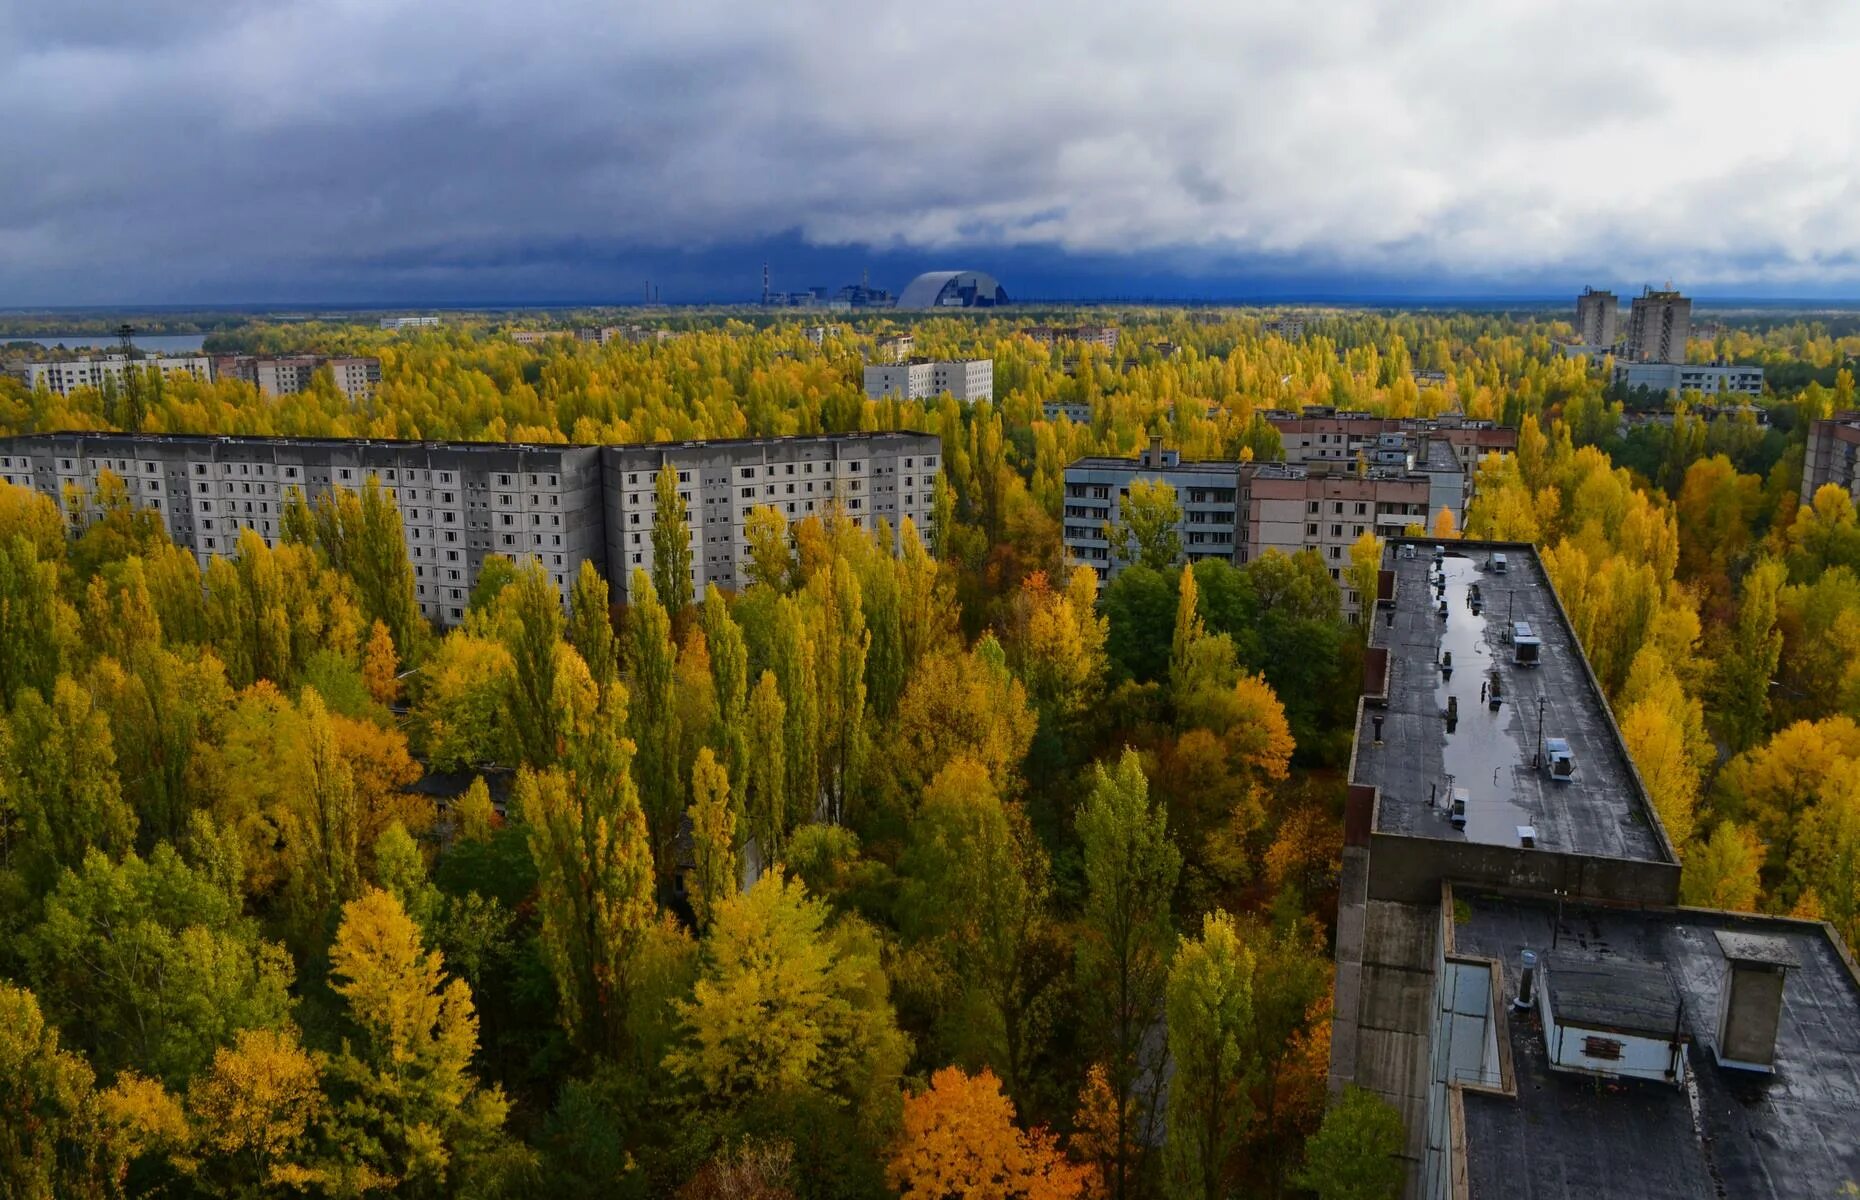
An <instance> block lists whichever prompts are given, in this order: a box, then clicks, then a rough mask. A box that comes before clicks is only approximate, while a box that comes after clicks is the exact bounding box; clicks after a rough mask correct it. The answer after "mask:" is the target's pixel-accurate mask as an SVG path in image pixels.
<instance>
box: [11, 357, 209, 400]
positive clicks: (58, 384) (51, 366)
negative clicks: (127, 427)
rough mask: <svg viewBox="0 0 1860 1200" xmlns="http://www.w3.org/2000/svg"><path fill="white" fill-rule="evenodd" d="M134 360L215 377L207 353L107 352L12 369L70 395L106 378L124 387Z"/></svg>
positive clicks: (168, 371)
mask: <svg viewBox="0 0 1860 1200" xmlns="http://www.w3.org/2000/svg"><path fill="white" fill-rule="evenodd" d="M132 363H133V364H134V365H135V366H136V367H137V368H138V369H140V370H142V371H160V372H161V373H162V375H163V376H164V377H166V378H170V379H172V378H174V377H176V376H181V375H186V376H191V377H192V378H194V379H199V380H202V381H205V380H209V379H211V378H213V360H212V359H210V358H208V357H207V356H206V355H204V354H190V355H176V356H173V357H150V358H136V359H131V358H129V357H127V356H125V355H122V354H104V355H98V356H96V357H93V358H73V359H69V360H67V361H64V362H25V363H18V364H15V365H14V366H13V367H11V368H9V369H10V370H11V372H12V374H13V375H14V376H15V377H16V378H18V379H19V381H20V382H21V383H23V384H25V385H26V386H27V387H28V388H30V389H32V390H33V391H39V390H41V389H42V390H44V391H48V392H52V393H54V394H56V395H59V396H69V395H70V394H71V393H72V392H75V391H77V390H78V389H79V388H101V387H103V385H104V383H105V381H108V382H109V383H111V384H112V385H114V386H115V387H118V388H120V387H122V386H123V379H124V377H125V376H126V375H127V374H128V372H129V369H130V365H131V364H132Z"/></svg>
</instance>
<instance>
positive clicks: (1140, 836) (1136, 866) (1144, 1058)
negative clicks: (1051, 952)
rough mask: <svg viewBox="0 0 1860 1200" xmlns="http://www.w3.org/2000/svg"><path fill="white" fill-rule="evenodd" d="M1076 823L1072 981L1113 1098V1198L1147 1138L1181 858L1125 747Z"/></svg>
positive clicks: (1129, 1178)
mask: <svg viewBox="0 0 1860 1200" xmlns="http://www.w3.org/2000/svg"><path fill="white" fill-rule="evenodd" d="M1076 826H1077V829H1078V834H1079V840H1080V842H1081V843H1082V850H1083V857H1084V868H1085V912H1084V929H1083V931H1082V934H1081V937H1080V940H1079V950H1078V957H1079V976H1080V986H1081V990H1082V993H1083V994H1084V995H1085V996H1086V997H1088V998H1089V999H1090V1003H1091V1005H1092V1007H1093V1009H1094V1010H1095V1011H1094V1020H1093V1026H1094V1029H1093V1032H1094V1034H1095V1041H1096V1042H1097V1045H1098V1047H1099V1050H1100V1053H1101V1054H1102V1057H1103V1060H1104V1065H1105V1073H1106V1076H1107V1078H1108V1081H1109V1083H1110V1087H1111V1091H1112V1095H1113V1097H1114V1102H1115V1105H1116V1121H1115V1130H1114V1139H1113V1145H1112V1147H1111V1154H1110V1162H1109V1163H1108V1164H1107V1166H1108V1171H1107V1177H1108V1180H1109V1184H1110V1189H1111V1195H1112V1197H1113V1200H1123V1198H1124V1197H1128V1196H1130V1195H1131V1194H1132V1193H1133V1191H1134V1190H1135V1189H1136V1188H1137V1186H1138V1179H1139V1177H1140V1175H1141V1173H1142V1167H1143V1164H1142V1157H1143V1153H1144V1150H1145V1148H1146V1147H1148V1146H1151V1145H1154V1144H1155V1140H1156V1139H1155V1119H1156V1104H1155V1099H1156V1092H1157V1089H1158V1088H1159V1086H1160V1085H1161V1082H1162V1075H1163V1072H1162V1063H1161V1062H1160V1061H1159V1057H1160V1056H1159V1054H1158V1049H1159V1047H1157V1045H1156V1043H1157V1039H1156V1037H1155V1034H1154V1027H1155V1024H1156V1021H1157V1019H1158V1018H1159V1017H1160V1016H1161V1015H1162V998H1163V987H1164V982H1165V977H1166V972H1167V970H1168V965H1169V954H1170V951H1171V950H1172V949H1173V940H1174V923H1173V921H1172V920H1171V918H1170V899H1171V896H1172V895H1173V893H1174V891H1175V882H1176V876H1177V874H1178V872H1179V871H1180V870H1181V865H1182V856H1181V855H1180V854H1179V853H1178V852H1177V851H1176V848H1175V846H1174V844H1173V843H1172V842H1171V841H1170V840H1169V832H1168V814H1167V812H1166V811H1165V810H1164V808H1163V806H1162V805H1160V804H1155V805H1152V804H1151V803H1150V797H1149V781H1148V780H1147V779H1146V778H1145V777H1144V774H1143V764H1142V762H1141V760H1140V759H1139V758H1138V757H1137V752H1136V751H1135V750H1128V749H1127V750H1125V751H1124V755H1123V757H1122V758H1121V759H1119V760H1118V763H1117V767H1116V769H1115V770H1113V771H1106V770H1105V769H1104V767H1103V765H1102V764H1100V765H1099V766H1098V767H1097V768H1096V780H1095V782H1094V783H1093V785H1092V790H1091V795H1090V796H1088V797H1087V798H1086V800H1085V803H1084V804H1082V805H1080V806H1079V811H1078V817H1077V821H1076ZM1133 1126H1134V1127H1133Z"/></svg>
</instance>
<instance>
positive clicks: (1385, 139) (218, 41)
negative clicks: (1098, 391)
mask: <svg viewBox="0 0 1860 1200" xmlns="http://www.w3.org/2000/svg"><path fill="white" fill-rule="evenodd" d="M113 9H114V6H110V5H98V4H94V3H90V4H83V5H79V4H74V3H67V4H61V5H56V6H54V5H46V4H44V3H42V0H0V111H4V112H6V113H8V114H9V116H8V119H7V120H6V121H5V122H4V123H3V124H0V155H3V156H4V160H5V161H7V162H9V163H11V164H14V167H15V170H14V172H13V173H12V175H11V177H10V178H9V180H8V186H7V187H5V188H3V189H0V248H4V259H0V286H3V285H4V281H5V280H6V278H7V277H8V276H11V277H12V279H13V286H14V287H17V288H18V289H19V290H20V294H21V295H22V296H29V297H32V298H35V299H41V298H42V299H54V300H55V299H61V298H68V297H82V298H89V297H90V296H92V295H95V294H96V293H97V287H96V280H97V278H98V273H99V272H111V273H112V274H111V275H110V276H109V278H110V279H112V280H115V281H117V282H116V284H115V286H119V287H130V288H137V289H141V291H142V293H143V294H146V293H147V292H148V291H149V289H155V290H160V289H161V288H162V287H163V286H164V281H173V280H176V279H182V278H185V279H212V278H215V277H225V278H252V277H255V276H257V275H262V274H264V273H266V272H275V273H281V274H291V273H295V274H296V275H298V276H300V277H303V278H307V279H316V278H328V279H342V278H350V279H352V278H355V277H357V275H358V274H365V273H367V272H369V271H387V272H401V273H410V272H411V273H416V274H417V273H419V272H421V271H424V270H428V269H431V268H429V267H428V266H426V265H425V264H424V262H423V260H425V259H427V258H433V259H437V260H442V261H443V262H448V263H454V264H458V263H475V264H478V266H477V268H476V269H481V270H495V269H498V268H497V267H496V264H497V263H499V262H502V261H504V260H506V259H508V258H510V257H511V256H517V257H520V256H521V254H522V248H523V247H524V246H526V245H533V244H537V243H552V244H560V243H564V242H575V241H582V242H587V243H589V244H598V245H601V246H607V247H625V246H647V247H685V246H692V245H698V246H702V245H707V244H732V243H743V242H751V241H755V240H756V239H759V238H765V237H771V236H775V235H779V234H782V233H784V232H785V231H790V230H797V229H798V230H799V231H800V232H801V233H802V234H803V235H804V236H805V237H806V238H808V239H810V240H812V241H815V242H817V243H820V244H825V245H837V244H862V245H870V246H874V247H878V248H899V247H906V248H915V249H923V250H926V251H933V250H938V249H942V248H947V247H951V246H957V245H960V246H964V247H975V246H988V245H993V246H997V247H1003V248H1011V247H1016V246H1020V247H1027V246H1039V247H1052V248H1056V249H1058V250H1060V251H1064V252H1067V253H1072V254H1081V255H1130V254H1137V255H1157V256H1167V257H1168V259H1169V261H1170V262H1172V263H1174V264H1176V266H1177V269H1180V270H1190V271H1192V270H1193V269H1194V264H1195V263H1196V262H1197V261H1203V262H1206V263H1209V264H1232V263H1234V262H1245V261H1247V260H1249V259H1258V258H1265V259H1270V260H1272V261H1277V262H1296V263H1304V264H1308V265H1311V266H1313V267H1316V268H1322V269H1327V270H1332V271H1344V272H1348V271H1364V272H1372V273H1381V274H1405V275H1408V276H1414V275H1417V274H1428V273H1439V274H1444V275H1450V276H1453V277H1458V278H1468V279H1506V278H1517V277H1533V278H1541V277H1545V276H1546V275H1548V274H1553V273H1556V272H1559V271H1561V272H1569V273H1573V274H1576V275H1579V276H1581V277H1582V278H1588V277H1592V276H1593V275H1594V273H1595V272H1597V271H1600V270H1603V269H1608V270H1610V271H1611V274H1610V275H1609V276H1608V277H1611V278H1641V277H1646V278H1656V279H1657V278H1666V277H1672V278H1675V279H1680V280H1683V281H1685V282H1686V283H1687V284H1688V285H1689V286H1702V287H1711V286H1713V285H1723V286H1735V285H1737V284H1739V283H1746V282H1755V283H1764V284H1775V285H1787V284H1791V283H1798V282H1799V283H1802V284H1805V285H1815V286H1817V287H1820V286H1825V285H1826V284H1827V283H1828V281H1830V280H1833V279H1843V280H1844V279H1854V278H1856V277H1860V204H1857V203H1855V201H1856V200H1860V104H1856V103H1855V102H1854V101H1853V100H1852V98H1851V96H1850V94H1849V92H1848V90H1847V78H1848V76H1849V74H1850V73H1851V64H1852V63H1853V62H1854V61H1855V60H1856V56H1857V55H1860V6H1856V5H1853V4H1849V3H1841V2H1840V0H1825V2H1824V0H1796V2H1794V3H1777V4H1771V5H1766V6H1759V5H1750V4H1748V3H1743V2H1733V0H1716V2H1700V0H1688V2H1672V0H1661V2H1658V3H1639V4H1630V5H1623V4H1619V3H1600V2H1597V0H1578V2H1575V3H1563V4H1559V5H1545V4H1542V3H1535V2H1529V0H1482V2H1481V3H1479V4H1467V3H1464V0H1457V2H1448V0H1415V2H1412V3H1400V4H1398V3H1371V2H1368V0H1333V2H1332V3H1329V4H1323V5H1314V4H1311V3H1309V2H1308V0H1269V2H1265V3H1227V4H1219V3H1210V2H1208V0H1153V2H1152V3H1150V4H1147V5H1144V6H1138V7H1133V6H1130V5H1126V4H1116V5H1113V4H1107V3H1101V2H1098V0H1090V2H1074V3H1057V2H1049V0H1032V2H1027V0H1023V2H1021V3H1016V4H1005V5H1004V4H1000V3H999V2H998V0H994V2H991V3H982V2H980V0H957V2H954V3H944V4H937V5H924V4H912V5H903V4H891V3H875V2H873V0H790V2H788V3H781V4H771V3H766V2H763V0H757V2H754V3H750V2H747V0H729V2H725V0H689V2H686V3H680V4H672V5H663V4H647V3H641V2H638V0H628V2H626V3H623V4H618V5H616V4H614V3H612V2H611V0H606V2H597V0H570V2H564V3H525V4H517V3H508V2H503V3H492V2H490V0H450V2H444V3H442V2H431V3H428V2H426V0H418V2H415V0H322V2H309V0H299V2H295V3H292V2H285V3H276V4H257V3H249V2H244V0H227V2H224V3H217V4H215V3H206V2H193V0H190V2H188V3H170V4H163V5H159V6H156V5H145V6H141V7H140V8H139V9H138V12H137V16H136V18H135V20H134V22H133V24H131V25H127V26H126V25H124V24H123V23H122V21H121V20H118V19H117V15H116V14H115V13H114V11H113ZM88 10H95V11H88ZM505 265H506V266H508V263H507V262H506V263H505ZM447 269H471V268H467V267H453V268H447ZM77 279H83V280H84V281H85V282H84V284H83V285H82V286H80V285H78V284H76V283H74V280H77ZM1576 281H1580V280H1572V282H1576ZM6 302H7V300H6V299H5V298H4V292H0V303H6Z"/></svg>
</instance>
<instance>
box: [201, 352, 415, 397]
mask: <svg viewBox="0 0 1860 1200" xmlns="http://www.w3.org/2000/svg"><path fill="white" fill-rule="evenodd" d="M323 368H328V369H329V373H330V377H331V379H333V380H334V381H335V384H336V390H337V391H339V392H341V393H342V394H343V395H344V396H346V397H348V398H349V399H350V400H365V399H367V398H368V397H370V396H372V395H374V394H375V389H376V388H378V387H379V386H380V385H381V360H380V359H378V358H374V357H372V356H370V357H331V356H328V355H322V354H294V355H288V356H283V357H274V356H270V355H251V354H220V355H215V356H214V358H213V378H215V379H242V380H244V381H245V382H247V383H249V384H251V385H252V386H254V387H256V388H257V389H258V390H259V391H261V392H263V393H264V394H265V395H267V396H292V395H296V394H297V393H299V392H303V391H308V390H309V388H310V381H311V379H312V378H314V377H315V375H316V373H317V371H319V370H321V369H323Z"/></svg>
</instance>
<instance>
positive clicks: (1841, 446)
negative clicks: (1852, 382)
mask: <svg viewBox="0 0 1860 1200" xmlns="http://www.w3.org/2000/svg"><path fill="white" fill-rule="evenodd" d="M1856 464H1860V410H1857V411H1853V412H1840V413H1835V414H1834V415H1833V416H1832V417H1829V418H1828V419H1826V420H1822V421H1816V422H1815V423H1814V424H1813V425H1811V426H1809V430H1808V454H1807V456H1806V457H1805V458H1804V459H1803V461H1802V503H1804V504H1812V503H1814V500H1815V493H1816V492H1818V491H1820V490H1821V488H1822V487H1823V485H1825V484H1830V483H1831V484H1834V485H1835V486H1836V487H1842V488H1846V489H1847V493H1848V494H1849V495H1851V496H1853V497H1854V499H1855V500H1856V502H1860V467H1857V466H1856Z"/></svg>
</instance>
